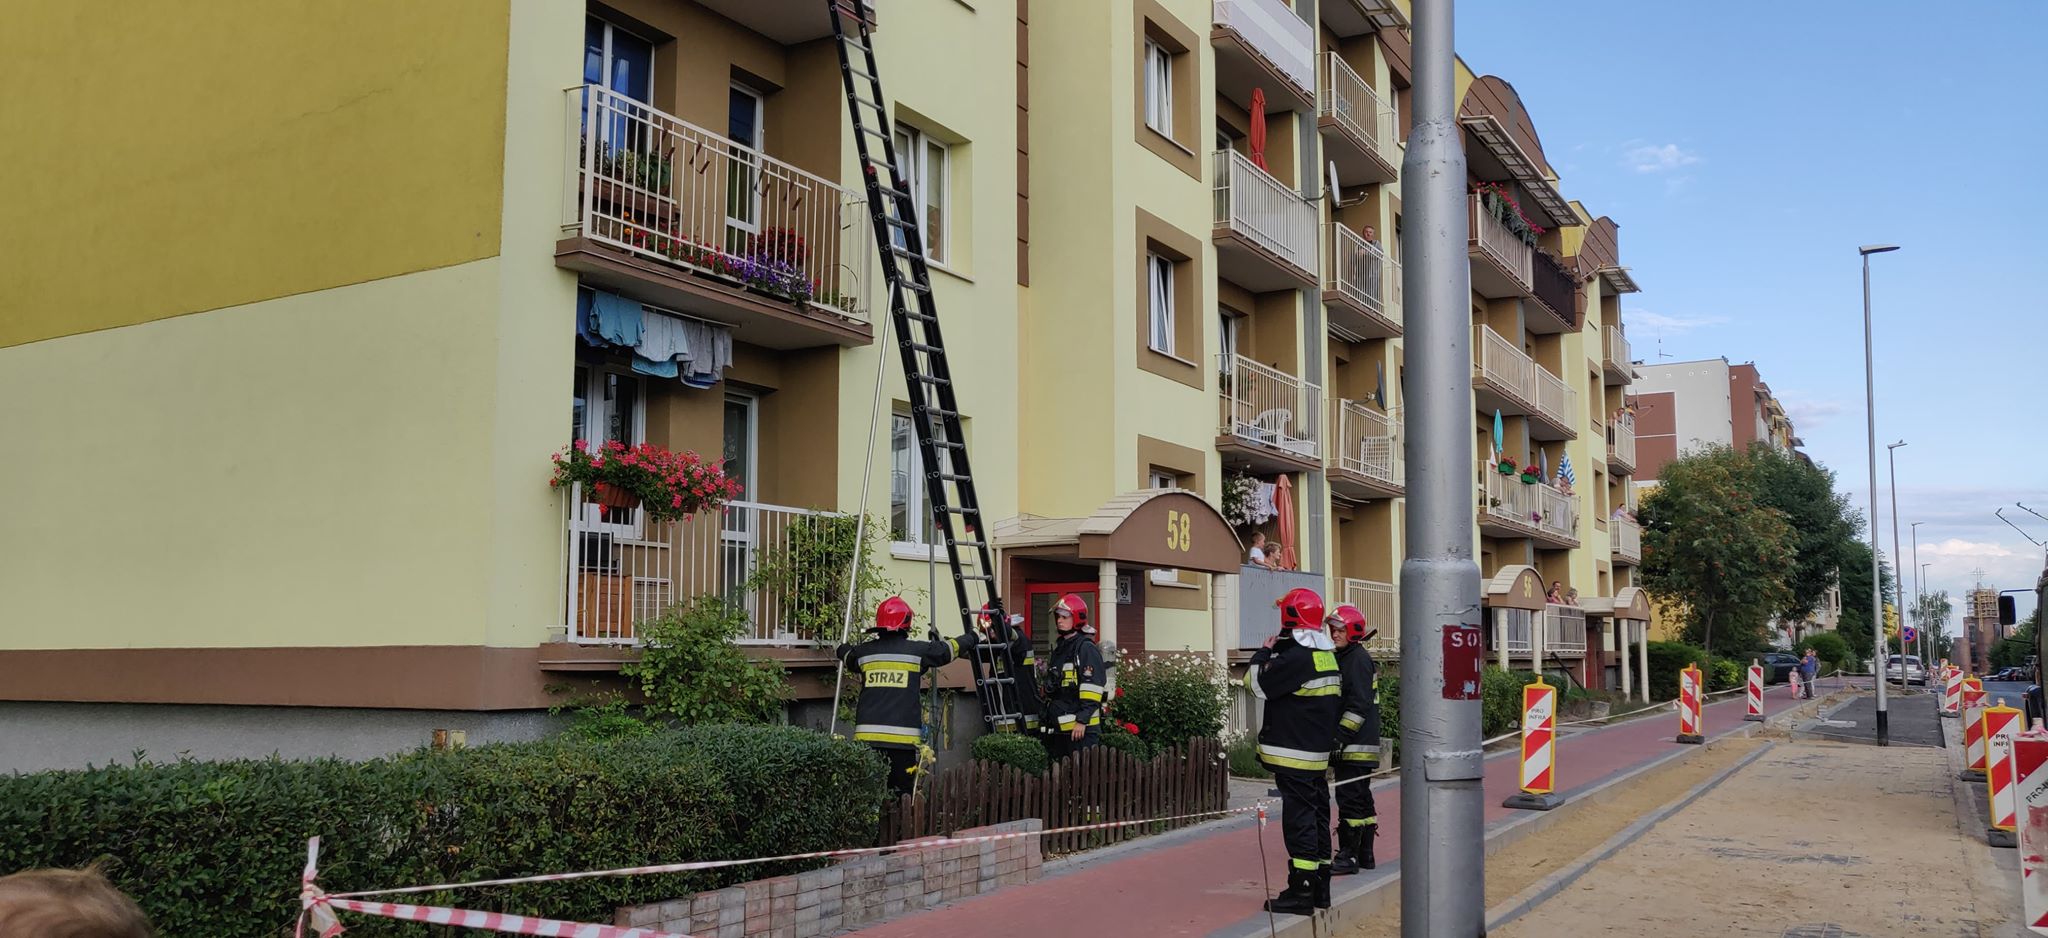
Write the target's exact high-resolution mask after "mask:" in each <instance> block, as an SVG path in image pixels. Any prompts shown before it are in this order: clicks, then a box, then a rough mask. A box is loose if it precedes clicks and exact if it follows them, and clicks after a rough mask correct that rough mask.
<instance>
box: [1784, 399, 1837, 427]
mask: <svg viewBox="0 0 2048 938" xmlns="http://www.w3.org/2000/svg"><path fill="white" fill-rule="evenodd" d="M1778 402H1779V403H1781V404H1784V405H1785V416H1787V417H1790V418H1792V426H1793V427H1794V428H1796V429H1798V430H1801V431H1806V430H1817V429H1819V428H1820V427H1822V426H1823V425H1825V424H1826V423H1827V422H1828V420H1829V419H1830V418H1833V417H1834V416H1836V415H1837V414H1840V413H1841V412H1842V410H1843V406H1842V402H1841V401H1830V400H1814V399H1811V398H1800V397H1780V398H1779V399H1778Z"/></svg>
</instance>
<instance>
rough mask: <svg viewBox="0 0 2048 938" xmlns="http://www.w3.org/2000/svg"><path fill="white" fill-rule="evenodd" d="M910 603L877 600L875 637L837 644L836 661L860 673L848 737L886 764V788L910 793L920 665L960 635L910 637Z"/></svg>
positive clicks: (946, 653) (920, 726) (948, 650)
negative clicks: (942, 638)
mask: <svg viewBox="0 0 2048 938" xmlns="http://www.w3.org/2000/svg"><path fill="white" fill-rule="evenodd" d="M912 617H913V613H912V612H911V610H910V604H909V603H907V602H904V601H903V598H902V597H900V596H891V597H889V598H888V599H885V600H882V604H881V605H880V606H878V607H876V609H875V624H874V627H873V628H872V629H870V631H872V632H874V633H875V637H874V638H871V639H868V640H867V641H864V642H861V643H860V644H858V645H841V646H839V660H840V661H841V662H844V663H845V664H846V666H848V667H853V668H858V669H859V671H860V683H861V686H860V698H859V700H858V701H857V702H856V703H855V704H854V727H853V738H854V741H855V742H861V743H866V744H867V745H868V747H869V748H871V749H873V750H875V751H876V752H877V753H880V754H881V756H882V758H883V760H885V761H887V762H888V763H889V789H890V790H891V791H893V792H895V793H896V794H898V795H907V794H910V792H911V789H912V787H913V786H914V784H915V782H916V773H917V765H918V755H919V749H920V748H921V747H922V746H923V744H924V708H923V706H922V703H921V700H920V698H919V696H918V691H919V686H920V684H921V683H922V679H923V675H924V672H925V670H926V669H928V668H936V667H940V666H942V665H944V664H945V663H946V662H948V661H951V660H953V658H954V657H955V656H957V655H959V654H960V649H961V647H962V645H961V642H962V641H963V639H964V640H965V641H966V642H968V643H970V645H969V647H971V643H972V642H973V641H974V636H973V634H972V633H969V634H968V635H965V636H962V637H961V638H947V639H944V640H929V641H928V640H920V639H915V638H911V637H910V620H911V618H912Z"/></svg>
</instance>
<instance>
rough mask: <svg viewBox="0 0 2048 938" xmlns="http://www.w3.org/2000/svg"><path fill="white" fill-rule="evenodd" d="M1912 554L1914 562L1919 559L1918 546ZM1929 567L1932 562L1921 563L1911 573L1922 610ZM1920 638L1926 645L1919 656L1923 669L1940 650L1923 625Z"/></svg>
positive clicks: (1925, 602)
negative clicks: (1918, 592) (1918, 590)
mask: <svg viewBox="0 0 2048 938" xmlns="http://www.w3.org/2000/svg"><path fill="white" fill-rule="evenodd" d="M1913 553H1914V555H1915V556H1914V558H1913V559H1915V560H1918V559H1919V556H1918V555H1919V553H1920V549H1919V545H1914V549H1913ZM1931 566H1934V561H1932V560H1930V561H1928V562H1926V563H1923V564H1919V565H1918V567H1919V569H1917V570H1915V571H1913V572H1914V577H1913V578H1914V579H1915V580H1918V581H1919V582H1920V583H1921V586H1920V587H1919V589H1920V605H1921V607H1922V608H1923V609H1924V608H1926V605H1927V589H1926V583H1927V568H1928V567H1931ZM1940 627H1941V624H1936V625H1935V628H1940ZM1920 637H1921V638H1922V639H1923V640H1924V641H1926V643H1927V652H1926V653H1925V654H1923V655H1921V656H1920V664H1921V666H1922V667H1925V666H1926V664H1927V659H1929V658H1932V657H1934V653H1935V652H1937V651H1940V650H1941V643H1939V642H1936V641H1935V640H1934V636H1932V635H1929V634H1928V633H1927V626H1924V625H1923V626H1921V627H1920Z"/></svg>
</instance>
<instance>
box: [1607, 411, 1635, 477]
mask: <svg viewBox="0 0 2048 938" xmlns="http://www.w3.org/2000/svg"><path fill="white" fill-rule="evenodd" d="M1607 461H1608V462H1610V463H1614V464H1616V466H1617V467H1619V468H1622V469H1625V470H1629V471H1634V469H1635V468H1636V422H1635V420H1634V419H1633V418H1631V417H1628V416H1627V415H1623V416H1621V417H1619V418H1616V419H1615V421H1614V423H1612V424H1609V425H1608V427H1607Z"/></svg>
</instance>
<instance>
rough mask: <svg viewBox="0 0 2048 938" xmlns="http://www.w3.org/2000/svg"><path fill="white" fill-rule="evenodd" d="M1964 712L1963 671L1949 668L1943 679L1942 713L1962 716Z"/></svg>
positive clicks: (1943, 714)
mask: <svg viewBox="0 0 2048 938" xmlns="http://www.w3.org/2000/svg"><path fill="white" fill-rule="evenodd" d="M1962 714H1963V672H1961V671H1958V670H1956V669H1955V668H1947V669H1945V670H1944V674H1943V676H1942V680H1941V715H1942V716H1945V717H1960V716H1962Z"/></svg>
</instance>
